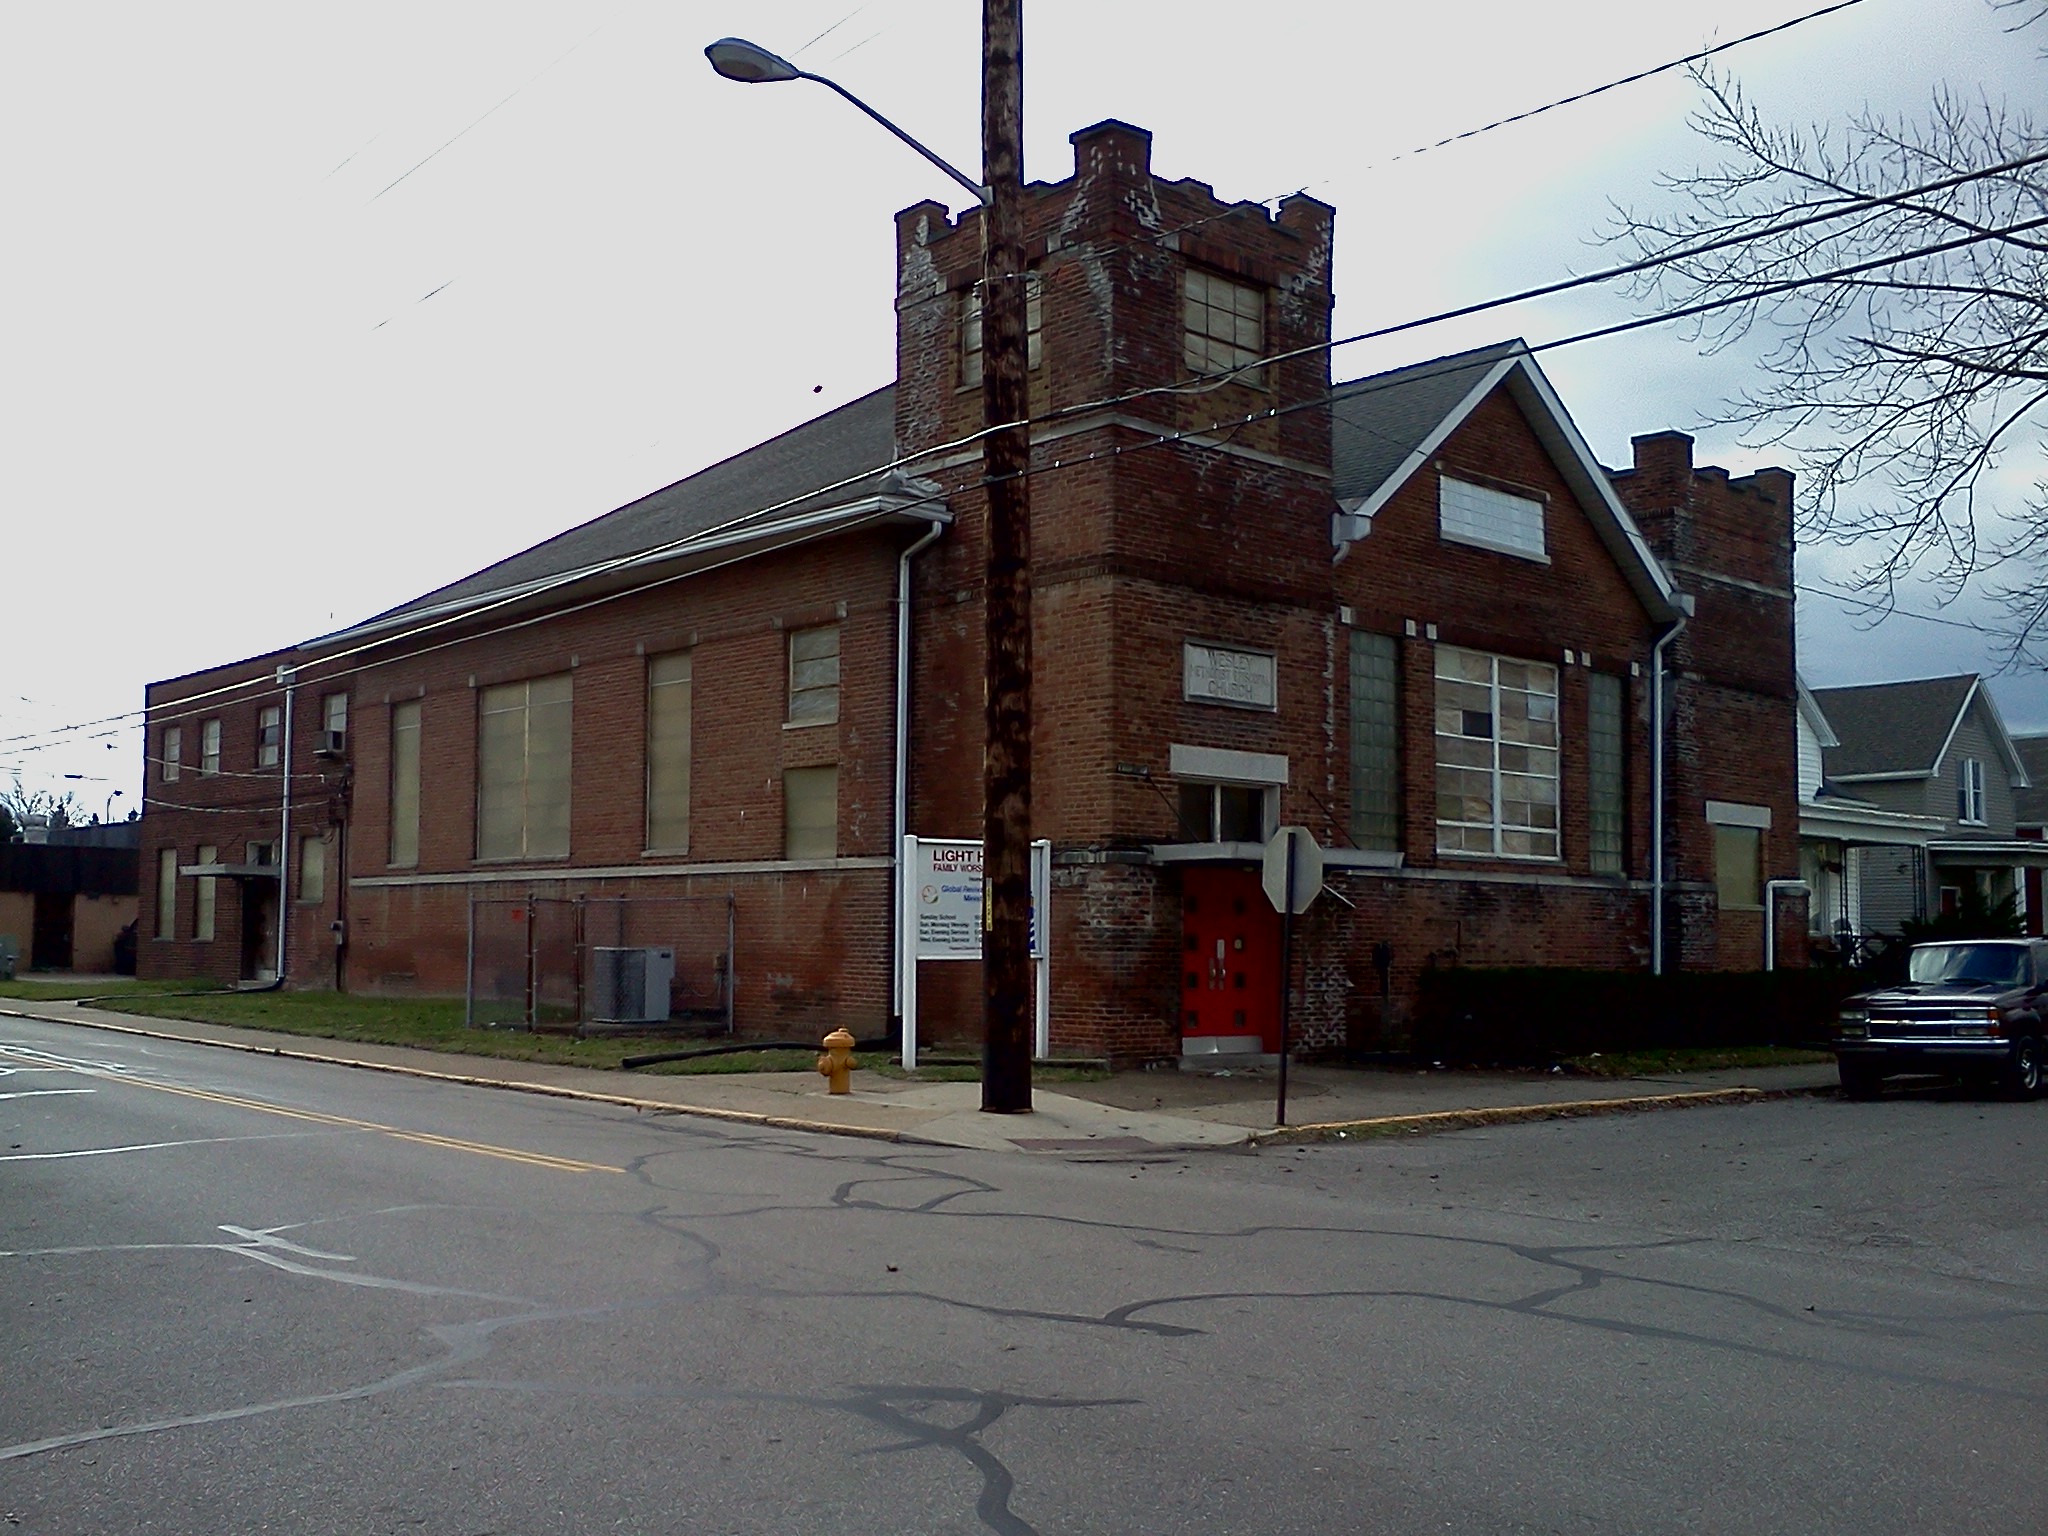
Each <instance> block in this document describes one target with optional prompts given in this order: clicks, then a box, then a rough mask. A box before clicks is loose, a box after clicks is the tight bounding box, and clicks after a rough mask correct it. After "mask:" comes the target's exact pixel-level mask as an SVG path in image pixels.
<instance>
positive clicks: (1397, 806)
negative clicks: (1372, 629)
mask: <svg viewBox="0 0 2048 1536" xmlns="http://www.w3.org/2000/svg"><path fill="white" fill-rule="evenodd" d="M1395 665H1396V660H1395V646H1394V637H1393V636H1392V635H1369V634H1366V633H1365V632H1364V631H1363V630H1356V629H1354V630H1353V631H1352V632H1351V841H1352V842H1354V843H1355V844H1357V845H1358V846H1359V847H1360V848H1374V849H1379V850H1381V851H1384V852H1389V853H1391V852H1395V851H1398V850H1399V848H1400V846H1401V784H1400V771H1401V768H1400V756H1399V740H1400V736H1399V729H1398V725H1399V718H1400V714H1399V710H1400V682H1399V677H1398V674H1397V673H1396V671H1395Z"/></svg>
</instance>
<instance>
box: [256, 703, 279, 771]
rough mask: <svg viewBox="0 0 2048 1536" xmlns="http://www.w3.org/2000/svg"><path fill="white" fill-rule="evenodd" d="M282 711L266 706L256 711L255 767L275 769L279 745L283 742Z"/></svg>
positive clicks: (272, 706)
mask: <svg viewBox="0 0 2048 1536" xmlns="http://www.w3.org/2000/svg"><path fill="white" fill-rule="evenodd" d="M283 721H284V711H282V710H281V709H279V708H278V707H277V706H276V705H275V704H266V705H264V706H263V707H262V708H261V709H259V710H257V711H256V766H257V767H258V768H275V767H276V766H277V760H278V748H279V744H280V743H281V742H283V740H284V724H283Z"/></svg>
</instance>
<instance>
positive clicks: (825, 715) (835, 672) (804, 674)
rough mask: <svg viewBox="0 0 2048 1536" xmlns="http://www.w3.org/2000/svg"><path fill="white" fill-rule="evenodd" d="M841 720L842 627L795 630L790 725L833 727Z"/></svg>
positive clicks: (791, 647) (791, 638) (791, 651)
mask: <svg viewBox="0 0 2048 1536" xmlns="http://www.w3.org/2000/svg"><path fill="white" fill-rule="evenodd" d="M838 718H839V626H838V625H837V624H824V625H820V626H819V627H818V628H816V629H796V630H791V631H790V635H789V723H790V724H791V725H829V724H831V723H832V722H833V721H834V720H837V719H838Z"/></svg>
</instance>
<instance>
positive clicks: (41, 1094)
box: [0, 1088, 99, 1099]
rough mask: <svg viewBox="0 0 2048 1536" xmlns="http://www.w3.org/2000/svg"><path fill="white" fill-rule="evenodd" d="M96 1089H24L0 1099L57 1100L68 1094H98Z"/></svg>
mask: <svg viewBox="0 0 2048 1536" xmlns="http://www.w3.org/2000/svg"><path fill="white" fill-rule="evenodd" d="M98 1092H99V1089H97V1088H24V1089H22V1090H21V1091H20V1092H18V1093H0V1099H59V1098H62V1097H64V1095H66V1094H68V1093H98Z"/></svg>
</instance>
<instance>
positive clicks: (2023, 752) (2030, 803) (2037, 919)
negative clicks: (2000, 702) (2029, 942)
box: [2012, 736, 2048, 937]
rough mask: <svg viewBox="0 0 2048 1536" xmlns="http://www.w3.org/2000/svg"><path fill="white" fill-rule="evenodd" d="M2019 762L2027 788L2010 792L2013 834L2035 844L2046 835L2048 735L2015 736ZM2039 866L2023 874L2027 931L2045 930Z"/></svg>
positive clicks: (2023, 903)
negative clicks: (2023, 767) (2023, 768)
mask: <svg viewBox="0 0 2048 1536" xmlns="http://www.w3.org/2000/svg"><path fill="white" fill-rule="evenodd" d="M2012 744H2013V745H2014V746H2015V747H2017V748H2018V749H2019V754H2020V762H2021V763H2022V764H2023V765H2024V766H2025V768H2026V770H2027V780H2028V783H2027V787H2026V788H2025V789H2016V790H2014V791H2013V794H2012V820H2013V833H2014V835H2015V836H2017V837H2018V838H2019V839H2020V840H2021V841H2023V842H2032V843H2038V842H2041V841H2043V840H2044V838H2048V736H2015V737H2013V739H2012ZM2041 885H2042V881H2041V869H2040V867H2039V866H2037V865H2031V864H2030V865H2028V866H2027V868H2026V870H2025V871H2024V874H2023V879H2022V889H2023V891H2024V893H2025V895H2024V899H2023V901H2022V905H2023V906H2024V907H2025V909H2026V921H2027V932H2028V933H2030V934H2034V935H2035V936H2037V937H2038V936H2040V935H2041V933H2042V932H2043V931H2044V924H2043V902H2042V889H2041Z"/></svg>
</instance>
